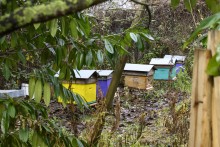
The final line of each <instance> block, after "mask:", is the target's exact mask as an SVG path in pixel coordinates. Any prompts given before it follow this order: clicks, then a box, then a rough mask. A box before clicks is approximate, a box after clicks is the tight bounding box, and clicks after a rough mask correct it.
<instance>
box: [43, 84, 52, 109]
mask: <svg viewBox="0 0 220 147" xmlns="http://www.w3.org/2000/svg"><path fill="white" fill-rule="evenodd" d="M50 97H51V93H50V84H49V83H44V102H45V105H46V106H49V104H50Z"/></svg>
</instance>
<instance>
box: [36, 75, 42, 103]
mask: <svg viewBox="0 0 220 147" xmlns="http://www.w3.org/2000/svg"><path fill="white" fill-rule="evenodd" d="M42 90H43V89H42V82H41V80H40V79H38V80H37V82H36V85H35V90H34V99H35V101H36V102H37V103H40V100H41V97H42Z"/></svg>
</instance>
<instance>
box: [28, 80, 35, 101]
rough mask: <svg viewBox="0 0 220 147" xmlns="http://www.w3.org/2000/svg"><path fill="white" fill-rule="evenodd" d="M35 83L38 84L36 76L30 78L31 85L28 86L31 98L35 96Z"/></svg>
mask: <svg viewBox="0 0 220 147" xmlns="http://www.w3.org/2000/svg"><path fill="white" fill-rule="evenodd" d="M35 84H36V80H35V78H30V79H29V87H28V92H29V97H30V98H33V96H34V90H35Z"/></svg>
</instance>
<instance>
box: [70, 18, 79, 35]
mask: <svg viewBox="0 0 220 147" xmlns="http://www.w3.org/2000/svg"><path fill="white" fill-rule="evenodd" d="M70 31H71V36H72V37H73V38H74V39H77V38H78V31H77V23H76V19H73V20H71V22H70Z"/></svg>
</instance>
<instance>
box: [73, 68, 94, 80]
mask: <svg viewBox="0 0 220 147" xmlns="http://www.w3.org/2000/svg"><path fill="white" fill-rule="evenodd" d="M74 73H75V76H76V78H77V79H89V78H90V77H91V76H92V75H93V74H94V73H96V70H74Z"/></svg>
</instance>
